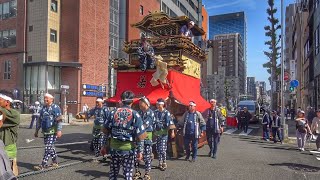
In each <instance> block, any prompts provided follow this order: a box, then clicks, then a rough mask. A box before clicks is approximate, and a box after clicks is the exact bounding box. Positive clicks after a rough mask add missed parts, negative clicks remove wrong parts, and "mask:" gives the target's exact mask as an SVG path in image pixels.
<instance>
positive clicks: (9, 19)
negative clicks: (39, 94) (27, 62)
mask: <svg viewBox="0 0 320 180" xmlns="http://www.w3.org/2000/svg"><path fill="white" fill-rule="evenodd" d="M25 14H26V4H25V1H24V0H0V89H5V90H8V91H12V92H13V91H14V90H17V91H16V92H18V93H17V94H15V95H16V97H15V98H21V97H22V95H21V92H23V62H24V57H25V55H26V49H25V48H26V45H25V44H26V41H25V37H26V32H25V29H26V19H25V18H26V15H25Z"/></svg>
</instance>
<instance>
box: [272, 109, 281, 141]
mask: <svg viewBox="0 0 320 180" xmlns="http://www.w3.org/2000/svg"><path fill="white" fill-rule="evenodd" d="M271 115H272V117H271V118H272V136H273V142H274V143H277V136H278V138H279V141H280V143H281V144H282V137H281V131H280V127H281V119H280V117H279V115H278V113H277V111H272V114H271Z"/></svg>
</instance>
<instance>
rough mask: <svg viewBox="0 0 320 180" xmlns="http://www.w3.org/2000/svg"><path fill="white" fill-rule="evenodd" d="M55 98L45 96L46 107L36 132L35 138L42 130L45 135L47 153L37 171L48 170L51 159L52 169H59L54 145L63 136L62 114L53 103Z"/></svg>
mask: <svg viewBox="0 0 320 180" xmlns="http://www.w3.org/2000/svg"><path fill="white" fill-rule="evenodd" d="M53 99H54V97H53V96H52V95H51V94H48V93H47V94H45V96H44V102H45V106H43V107H42V109H41V111H40V118H39V121H38V122H37V128H36V132H35V133H34V137H38V132H39V130H40V128H41V129H42V133H43V135H44V145H45V152H44V156H43V160H42V163H41V164H40V165H38V166H35V167H34V168H35V169H36V170H43V169H44V168H47V167H48V166H47V163H48V161H49V158H52V164H51V167H58V161H57V153H56V149H55V147H54V144H55V142H56V140H57V138H60V137H61V136H62V132H61V130H62V114H61V109H60V107H59V106H58V105H56V104H54V103H53Z"/></svg>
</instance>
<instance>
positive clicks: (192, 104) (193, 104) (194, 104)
mask: <svg viewBox="0 0 320 180" xmlns="http://www.w3.org/2000/svg"><path fill="white" fill-rule="evenodd" d="M189 105H190V106H197V104H196V103H194V102H193V101H191V102H190V103H189Z"/></svg>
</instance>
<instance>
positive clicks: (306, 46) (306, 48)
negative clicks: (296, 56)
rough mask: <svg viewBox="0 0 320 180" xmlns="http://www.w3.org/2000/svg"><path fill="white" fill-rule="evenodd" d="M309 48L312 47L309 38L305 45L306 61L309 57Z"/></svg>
mask: <svg viewBox="0 0 320 180" xmlns="http://www.w3.org/2000/svg"><path fill="white" fill-rule="evenodd" d="M309 49H310V46H309V40H308V41H307V42H306V44H305V45H304V62H306V61H307V59H308V54H309Z"/></svg>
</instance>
